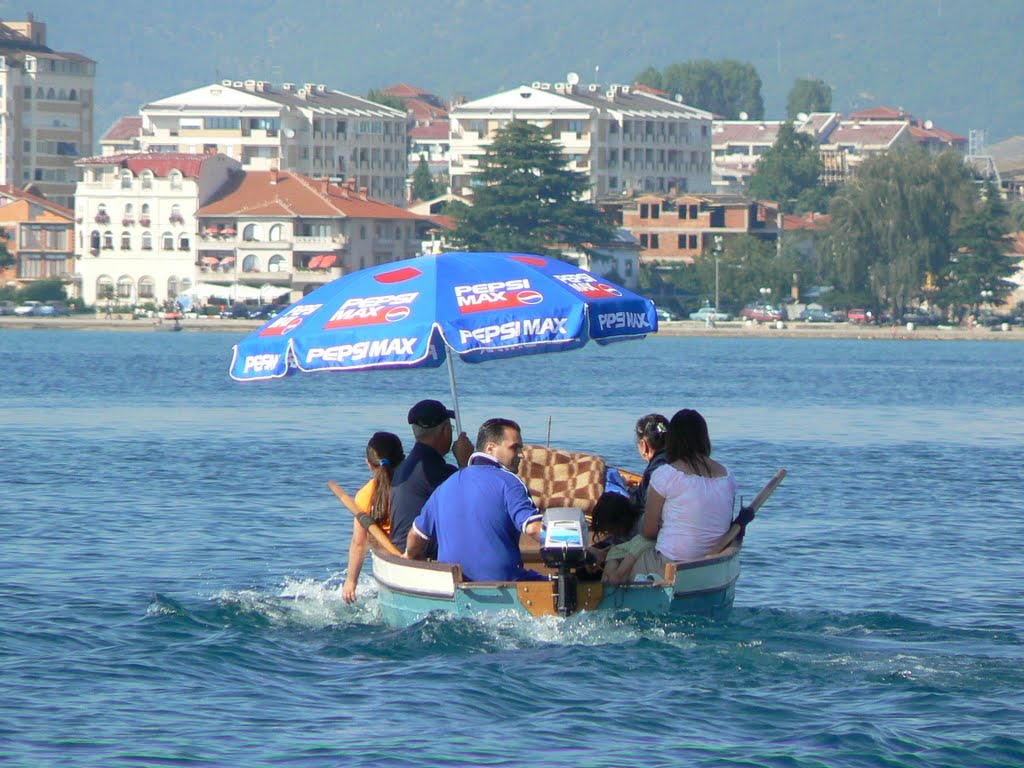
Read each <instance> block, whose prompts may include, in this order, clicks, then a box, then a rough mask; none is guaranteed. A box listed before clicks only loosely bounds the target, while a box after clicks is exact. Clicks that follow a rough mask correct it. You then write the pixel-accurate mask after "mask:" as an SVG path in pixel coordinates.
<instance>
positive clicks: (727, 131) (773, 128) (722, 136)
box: [711, 121, 780, 146]
mask: <svg viewBox="0 0 1024 768" xmlns="http://www.w3.org/2000/svg"><path fill="white" fill-rule="evenodd" d="M779 127H780V124H779V123H778V122H776V121H768V122H767V123H762V122H756V123H755V122H749V123H748V122H743V123H734V122H726V123H719V124H718V125H716V126H715V129H714V131H712V132H711V143H712V144H713V145H715V146H720V145H722V144H774V143H775V140H776V139H777V138H778V136H779Z"/></svg>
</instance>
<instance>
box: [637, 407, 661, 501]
mask: <svg viewBox="0 0 1024 768" xmlns="http://www.w3.org/2000/svg"><path fill="white" fill-rule="evenodd" d="M667 435H668V419H666V418H665V417H664V416H662V415H661V414H660V413H649V414H647V415H646V416H641V417H640V418H639V419H638V420H637V422H636V449H637V451H638V452H639V453H640V458H642V459H643V460H644V461H646V462H647V466H646V467H645V468H644V474H643V478H642V479H641V480H640V484H639V485H638V486H636V487H635V488H632V489H630V491H629V500H630V502H631V503H632V504H633V509H635V510H636V513H637V516H639V515H642V514H643V512H644V509H645V508H646V506H647V489H648V487H649V486H650V484H651V475H652V474H654V470H656V469H657V468H658V467H660V466H661V465H662V464H664V463H665V437H666V436H667Z"/></svg>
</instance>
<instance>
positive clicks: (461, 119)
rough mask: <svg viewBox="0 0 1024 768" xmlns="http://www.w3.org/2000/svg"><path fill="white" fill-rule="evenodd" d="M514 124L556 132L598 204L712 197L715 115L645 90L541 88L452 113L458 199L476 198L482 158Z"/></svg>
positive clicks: (524, 88)
mask: <svg viewBox="0 0 1024 768" xmlns="http://www.w3.org/2000/svg"><path fill="white" fill-rule="evenodd" d="M567 79H568V80H570V81H573V80H576V81H578V78H577V77H572V76H570V77H569V78H567ZM509 120H526V121H528V122H530V123H533V124H535V125H537V126H540V127H541V128H544V129H545V130H548V131H549V132H550V133H551V135H552V136H553V137H554V138H555V140H556V141H557V142H558V143H559V144H560V145H561V146H562V147H563V149H564V152H565V156H566V158H567V167H568V168H570V169H571V170H575V171H579V172H581V173H584V174H586V175H587V176H588V177H589V180H590V188H591V192H590V196H591V198H600V197H603V196H607V195H610V194H622V193H626V194H630V193H632V192H634V191H639V192H661V193H666V194H667V193H670V192H675V193H678V192H687V191H690V192H710V191H711V113H709V112H704V111H703V110H699V109H695V108H694V107H690V106H687V105H686V104H683V103H681V102H677V101H674V100H672V99H669V98H665V97H663V96H661V95H658V94H657V93H654V92H651V91H650V90H649V89H644V88H642V87H637V86H628V85H621V86H620V85H612V86H610V87H604V86H601V85H597V84H590V85H581V84H579V83H578V82H565V83H554V84H551V83H539V82H537V83H533V84H532V85H531V86H525V85H524V86H521V87H519V88H517V89H514V90H510V91H505V92H503V93H499V94H495V95H493V96H488V97H486V98H483V99H479V100H477V101H470V102H467V103H465V104H461V105H459V106H458V107H455V108H454V109H453V110H452V112H451V160H450V174H451V183H452V191H453V192H455V193H456V194H463V195H465V194H472V187H473V184H474V179H473V176H474V174H476V173H477V172H478V171H479V161H480V157H481V156H482V155H483V154H484V152H485V151H486V149H487V147H488V146H489V145H490V143H491V141H492V139H493V137H494V134H495V132H496V131H497V130H498V129H499V128H502V127H503V126H504V125H505V124H506V123H507V122H508V121H509Z"/></svg>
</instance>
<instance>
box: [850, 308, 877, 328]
mask: <svg viewBox="0 0 1024 768" xmlns="http://www.w3.org/2000/svg"><path fill="white" fill-rule="evenodd" d="M846 319H847V320H848V321H849V322H851V323H854V324H856V325H871V324H872V323H874V322H875V314H874V313H873V312H872V311H871V310H870V309H863V308H860V307H858V308H856V309H851V310H850V311H849V312H847V313H846Z"/></svg>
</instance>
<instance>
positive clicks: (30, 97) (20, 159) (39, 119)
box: [0, 14, 96, 208]
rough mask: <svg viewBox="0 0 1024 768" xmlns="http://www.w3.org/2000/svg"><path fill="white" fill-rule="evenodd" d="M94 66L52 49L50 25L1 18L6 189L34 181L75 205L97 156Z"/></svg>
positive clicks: (0, 157)
mask: <svg viewBox="0 0 1024 768" xmlns="http://www.w3.org/2000/svg"><path fill="white" fill-rule="evenodd" d="M95 74H96V62H94V61H93V60H92V59H89V58H86V57H85V56H82V55H80V54H77V53H64V52H59V51H54V50H53V49H51V48H50V47H48V46H47V44H46V24H44V23H42V22H38V21H35V19H34V18H33V16H32V14H28V20H27V21H23V22H17V21H0V105H2V107H3V108H2V109H0V184H13V185H14V186H18V187H24V186H25V185H26V184H30V183H31V184H33V185H34V186H35V188H36V189H37V190H38V191H39V193H40V194H41V195H43V196H44V197H46V198H47V199H49V200H51V201H53V202H54V203H57V204H58V205H61V206H64V207H65V208H70V207H71V206H72V204H73V197H74V191H75V182H76V180H77V178H78V175H77V172H76V171H75V161H76V160H77V159H78V158H79V157H80V156H83V155H88V154H91V152H92V145H93V105H94V102H95V97H94V81H95Z"/></svg>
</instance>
